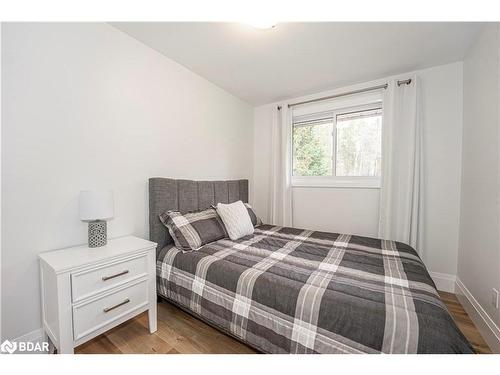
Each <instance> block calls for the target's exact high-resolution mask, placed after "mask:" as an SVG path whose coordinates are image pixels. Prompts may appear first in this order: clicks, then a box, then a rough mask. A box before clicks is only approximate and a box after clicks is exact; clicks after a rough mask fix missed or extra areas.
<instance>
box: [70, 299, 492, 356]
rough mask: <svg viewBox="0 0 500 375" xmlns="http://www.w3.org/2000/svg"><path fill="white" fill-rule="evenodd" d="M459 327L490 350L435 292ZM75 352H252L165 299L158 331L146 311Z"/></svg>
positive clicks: (456, 306) (480, 349)
mask: <svg viewBox="0 0 500 375" xmlns="http://www.w3.org/2000/svg"><path fill="white" fill-rule="evenodd" d="M439 294H440V295H441V298H442V300H443V302H444V303H446V305H447V306H448V309H449V310H450V313H451V314H452V316H453V319H455V322H456V323H457V325H458V327H459V328H460V330H461V331H462V332H463V334H464V335H465V337H467V339H468V340H469V342H470V343H471V344H472V345H473V347H474V350H475V351H476V352H477V353H491V350H490V349H489V348H488V345H487V344H486V343H485V342H484V340H483V338H482V337H481V335H480V334H479V332H478V331H477V329H476V327H475V326H474V323H472V321H471V320H470V318H469V316H468V315H467V313H466V312H465V311H464V309H463V307H462V305H460V302H458V299H457V297H456V296H455V295H454V294H452V293H446V292H439ZM75 353H77V354H113V353H163V354H177V353H192V354H194V353H210V354H216V353H226V354H236V353H241V354H251V353H256V351H255V350H254V349H252V348H250V347H248V346H246V345H244V344H242V343H241V342H239V341H237V340H235V339H233V338H231V337H229V336H226V335H224V334H223V333H221V332H219V331H217V330H216V329H214V328H212V327H210V326H209V325H207V324H205V323H203V322H202V321H200V320H198V319H196V318H194V317H192V316H191V315H189V314H188V313H186V312H184V311H182V310H181V309H179V308H177V307H175V306H174V305H172V304H170V303H168V302H162V303H159V304H158V331H156V332H155V333H154V334H152V335H150V334H149V330H148V317H147V315H146V313H144V314H141V315H139V316H138V317H136V318H134V319H132V320H129V321H128V322H125V323H123V324H121V325H119V326H118V327H116V328H113V329H112V330H110V331H108V332H106V333H105V334H102V335H100V336H98V337H96V338H95V339H93V340H91V341H88V342H86V343H85V344H83V345H80V346H79V347H77V348H76V350H75Z"/></svg>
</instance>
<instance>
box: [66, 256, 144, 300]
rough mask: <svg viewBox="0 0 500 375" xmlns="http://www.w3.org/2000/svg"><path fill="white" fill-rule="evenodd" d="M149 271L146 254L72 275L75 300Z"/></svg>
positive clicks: (72, 290)
mask: <svg viewBox="0 0 500 375" xmlns="http://www.w3.org/2000/svg"><path fill="white" fill-rule="evenodd" d="M147 273H148V259H147V257H146V255H143V256H140V257H137V258H133V259H129V260H125V261H122V262H119V263H115V264H112V265H108V266H104V267H100V268H94V269H92V270H88V271H83V272H79V273H74V274H72V275H71V292H72V296H73V302H78V301H81V300H83V299H84V298H87V297H90V296H92V295H94V294H97V293H100V292H103V291H106V290H108V289H111V288H113V287H115V286H117V285H120V284H124V283H126V282H128V281H130V280H132V279H134V278H138V277H141V276H144V275H146V274H147Z"/></svg>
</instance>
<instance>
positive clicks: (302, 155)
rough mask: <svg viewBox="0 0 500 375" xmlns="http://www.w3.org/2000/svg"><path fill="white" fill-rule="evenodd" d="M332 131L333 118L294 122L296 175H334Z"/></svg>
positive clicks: (294, 172)
mask: <svg viewBox="0 0 500 375" xmlns="http://www.w3.org/2000/svg"><path fill="white" fill-rule="evenodd" d="M332 133H333V119H332V118H329V119H321V120H314V121H304V122H297V123H294V126H293V134H292V138H293V150H292V152H293V175H294V176H331V175H332V152H333V136H332Z"/></svg>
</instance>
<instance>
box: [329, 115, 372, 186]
mask: <svg viewBox="0 0 500 375" xmlns="http://www.w3.org/2000/svg"><path fill="white" fill-rule="evenodd" d="M381 139H382V111H381V110H371V111H362V112H355V113H349V114H341V115H337V126H336V163H335V164H336V168H335V172H336V173H335V175H336V176H365V177H372V176H380V162H381Z"/></svg>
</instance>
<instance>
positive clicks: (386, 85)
mask: <svg viewBox="0 0 500 375" xmlns="http://www.w3.org/2000/svg"><path fill="white" fill-rule="evenodd" d="M410 83H411V78H409V79H404V80H401V81H398V82H397V84H398V86H401V85H409V84H410ZM388 86H389V84H388V83H384V84H383V85H378V86H373V87H367V88H365V89H359V90H354V91H349V92H344V93H342V94H336V95H330V96H324V97H322V98H317V99H311V100H304V101H303V102H297V103H291V104H288V108H291V107H295V106H296V105H301V104H309V103H314V102H319V101H323V100H328V99H334V98H339V97H341V96H346V95H353V94H360V93H362V92H367V91H374V90H380V89H384V90H385V89H386V88H387V87H388ZM279 110H281V106H280V105H279V106H278V111H279Z"/></svg>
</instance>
